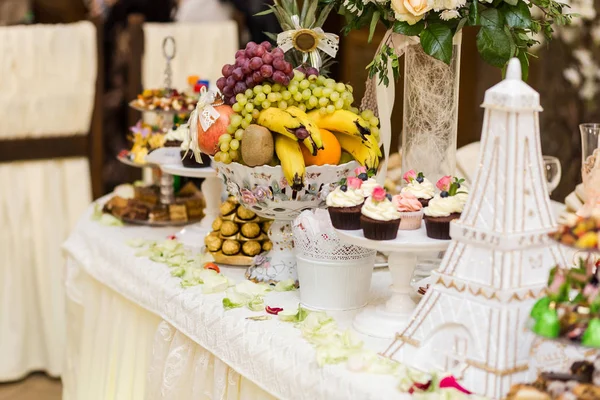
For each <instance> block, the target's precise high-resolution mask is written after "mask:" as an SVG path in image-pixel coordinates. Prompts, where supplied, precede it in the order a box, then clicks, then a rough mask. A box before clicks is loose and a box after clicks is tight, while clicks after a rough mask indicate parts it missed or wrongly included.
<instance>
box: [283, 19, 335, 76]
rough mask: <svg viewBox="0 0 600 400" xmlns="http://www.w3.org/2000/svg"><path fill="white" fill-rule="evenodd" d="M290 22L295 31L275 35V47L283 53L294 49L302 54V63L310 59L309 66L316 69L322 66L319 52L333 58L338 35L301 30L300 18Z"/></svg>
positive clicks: (315, 29) (316, 30)
mask: <svg viewBox="0 0 600 400" xmlns="http://www.w3.org/2000/svg"><path fill="white" fill-rule="evenodd" d="M292 22H293V23H294V27H295V28H296V29H292V30H289V31H285V32H281V33H280V34H279V35H277V45H278V46H279V47H280V48H281V50H283V51H284V53H285V52H288V51H290V50H291V49H292V48H294V49H296V50H298V51H300V52H302V53H303V56H302V62H303V63H305V62H306V61H308V58H309V57H310V64H311V65H312V66H313V67H315V68H317V69H318V68H321V65H323V60H322V59H321V55H320V54H319V50H321V51H323V52H324V53H325V54H327V55H329V56H330V57H332V58H333V57H335V55H336V53H337V51H338V44H339V42H340V38H339V36H338V35H335V34H333V33H325V32H324V31H323V29H321V28H314V29H307V28H303V27H301V26H300V17H298V16H297V15H293V16H292Z"/></svg>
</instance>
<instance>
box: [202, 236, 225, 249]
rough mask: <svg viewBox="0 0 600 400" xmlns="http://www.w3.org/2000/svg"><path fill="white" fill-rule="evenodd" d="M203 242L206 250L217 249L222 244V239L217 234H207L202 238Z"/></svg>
mask: <svg viewBox="0 0 600 400" xmlns="http://www.w3.org/2000/svg"><path fill="white" fill-rule="evenodd" d="M204 244H205V245H206V248H207V249H208V251H219V249H220V248H221V245H222V244H223V239H221V238H219V237H218V236H213V235H208V236H207V237H205V238H204Z"/></svg>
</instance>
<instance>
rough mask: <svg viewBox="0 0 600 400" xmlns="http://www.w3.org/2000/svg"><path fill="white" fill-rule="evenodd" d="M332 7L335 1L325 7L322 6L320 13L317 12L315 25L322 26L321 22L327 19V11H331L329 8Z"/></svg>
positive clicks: (331, 8)
mask: <svg viewBox="0 0 600 400" xmlns="http://www.w3.org/2000/svg"><path fill="white" fill-rule="evenodd" d="M333 7H335V2H331V3H329V4H327V5H326V6H325V7H323V9H322V10H321V13H320V14H319V18H317V21H316V22H315V27H321V26H323V24H324V23H325V21H326V20H327V17H328V16H329V13H330V12H331V10H333Z"/></svg>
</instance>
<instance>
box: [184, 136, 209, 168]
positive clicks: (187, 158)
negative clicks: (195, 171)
mask: <svg viewBox="0 0 600 400" xmlns="http://www.w3.org/2000/svg"><path fill="white" fill-rule="evenodd" d="M184 143H185V142H184ZM182 146H183V144H182ZM200 158H202V163H199V162H198V161H196V157H195V156H194V153H193V152H192V151H191V150H189V151H188V150H181V163H182V164H183V166H184V167H186V168H207V167H210V161H211V160H210V157H209V156H207V155H206V154H204V153H200Z"/></svg>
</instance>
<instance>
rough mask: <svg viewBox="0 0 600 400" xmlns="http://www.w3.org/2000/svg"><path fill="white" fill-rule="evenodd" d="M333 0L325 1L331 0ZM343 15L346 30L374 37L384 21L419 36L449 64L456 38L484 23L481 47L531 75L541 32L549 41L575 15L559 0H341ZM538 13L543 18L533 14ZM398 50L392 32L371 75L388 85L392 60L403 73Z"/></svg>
mask: <svg viewBox="0 0 600 400" xmlns="http://www.w3.org/2000/svg"><path fill="white" fill-rule="evenodd" d="M331 1H333V0H322V2H331ZM339 6H340V13H341V14H343V15H345V16H346V21H347V24H346V26H345V28H344V31H345V33H348V32H350V31H351V30H353V29H360V28H362V27H364V26H369V27H370V35H369V40H371V39H372V37H373V33H374V32H375V28H376V26H377V24H378V23H379V22H381V23H383V25H385V27H386V28H387V29H388V30H389V31H390V32H393V33H397V34H402V35H405V36H409V37H415V38H416V37H418V39H419V41H420V43H421V46H422V47H423V50H424V51H425V53H427V54H429V55H430V56H432V57H435V58H437V59H438V60H441V61H443V62H445V63H447V64H449V63H450V61H451V59H452V40H453V37H454V35H455V34H456V33H457V32H458V31H460V30H461V29H462V27H464V26H478V27H480V29H479V33H478V34H477V49H478V50H479V53H480V55H481V57H482V58H483V59H484V60H485V61H486V62H487V63H489V64H491V65H494V66H497V67H500V68H503V67H505V66H506V64H507V63H508V60H510V59H511V58H512V57H517V58H518V59H519V60H520V61H521V65H522V70H523V75H524V79H526V78H527V72H528V66H529V61H528V57H529V56H530V55H531V54H530V53H529V52H528V49H529V48H530V47H531V46H533V45H534V44H536V43H538V42H537V40H535V39H534V35H535V34H537V33H540V32H541V33H543V35H544V36H545V37H546V38H547V39H548V40H549V39H551V37H552V32H553V30H552V25H553V24H554V23H556V24H559V25H566V24H569V23H570V21H571V17H572V16H573V14H564V13H563V10H564V8H565V7H568V6H567V5H565V4H563V3H559V2H557V1H555V0H339ZM533 8H537V9H538V10H537V11H539V12H535V13H533V14H534V15H540V17H533V16H532V9H533ZM399 56H401V54H398V52H397V51H395V50H394V46H393V45H392V43H391V38H390V35H386V39H384V42H383V43H382V45H381V46H380V48H379V50H378V52H377V54H376V55H375V58H374V60H373V62H372V63H371V64H369V66H368V67H367V68H368V69H369V77H373V76H375V75H378V76H379V80H380V82H383V83H384V84H385V85H386V86H387V84H388V78H387V68H388V63H390V64H391V65H392V68H393V69H394V73H395V76H396V77H397V76H398V68H399V62H398V57H399Z"/></svg>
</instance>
